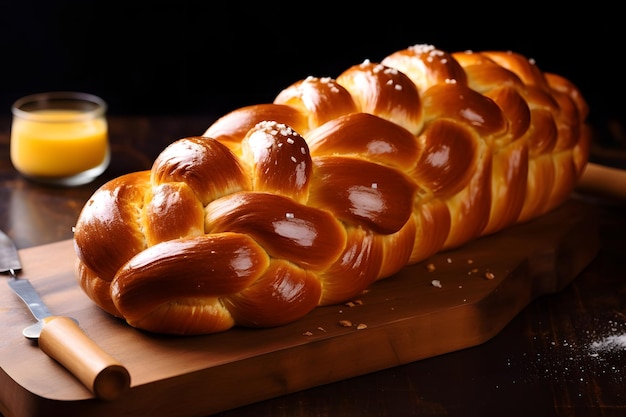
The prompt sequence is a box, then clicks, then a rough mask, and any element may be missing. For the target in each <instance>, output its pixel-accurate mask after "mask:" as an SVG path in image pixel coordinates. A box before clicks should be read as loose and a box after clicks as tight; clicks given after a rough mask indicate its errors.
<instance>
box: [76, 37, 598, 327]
mask: <svg viewBox="0 0 626 417" xmlns="http://www.w3.org/2000/svg"><path fill="white" fill-rule="evenodd" d="M587 112H588V109H587V105H586V103H585V101H584V99H583V97H582V96H581V94H580V92H579V90H578V89H577V88H576V87H575V86H574V85H573V84H572V83H570V82H568V81H567V80H565V79H564V78H562V77H560V76H557V75H553V74H547V73H542V72H541V71H540V70H539V69H538V67H537V66H536V65H535V63H534V62H532V61H531V60H528V59H526V58H524V57H522V56H520V55H518V54H515V53H512V52H482V53H475V52H459V53H453V54H450V53H446V52H444V51H441V50H439V49H436V48H434V47H432V46H429V45H415V46H412V47H409V48H407V49H405V50H401V51H398V52H395V53H393V54H391V55H389V56H387V57H386V58H384V59H383V60H382V61H381V62H380V63H373V62H369V61H365V62H363V63H361V64H358V65H354V66H353V67H350V68H348V69H346V70H345V71H344V72H343V73H341V74H339V75H338V76H337V77H336V78H317V77H308V78H306V79H303V80H300V81H297V82H295V83H294V84H292V85H290V86H287V87H286V88H285V89H284V90H283V91H281V92H279V94H278V95H277V96H276V98H275V100H274V102H273V103H266V104H259V105H252V106H248V107H243V108H240V109H236V110H234V111H232V112H230V113H228V114H226V115H224V116H222V117H221V118H220V119H218V120H217V121H215V123H213V124H212V125H211V126H209V127H208V129H207V130H206V132H204V134H203V135H202V136H193V137H186V138H182V139H179V140H176V141H174V142H173V143H171V144H170V145H169V146H168V147H167V148H166V149H164V150H163V152H162V153H161V154H160V155H159V156H158V158H157V159H156V160H155V162H154V165H153V167H152V169H151V170H150V171H145V172H136V173H130V174H127V175H124V176H121V177H119V178H116V179H114V180H112V181H110V182H108V183H106V184H104V185H103V186H102V187H101V188H100V189H99V190H97V191H96V192H95V193H94V195H93V196H92V197H91V199H90V200H89V201H88V202H87V204H86V205H85V206H84V208H83V210H82V212H81V214H80V216H79V218H78V221H77V223H76V227H75V234H74V239H75V247H76V252H77V255H78V260H77V266H76V271H77V277H78V280H79V282H80V285H81V287H82V288H83V290H84V291H85V292H86V294H87V295H88V296H89V297H90V298H91V299H92V300H93V301H94V302H95V303H96V304H97V305H99V306H100V307H101V308H102V309H104V310H105V311H107V312H109V313H110V314H112V315H114V316H117V317H120V318H123V319H124V320H126V321H127V322H128V323H129V324H130V325H131V326H134V327H137V328H140V329H144V330H147V331H151V332H158V333H167V334H177V335H195V334H209V333H215V332H221V331H225V330H228V329H230V328H232V327H233V326H249V327H270V326H278V325H281V324H285V323H289V322H292V321H295V320H297V319H298V318H301V317H302V316H304V315H305V314H307V313H308V312H310V311H311V310H312V309H314V308H315V307H317V306H320V305H328V304H333V303H340V302H345V301H347V300H350V299H351V298H353V297H355V296H357V295H359V294H360V293H361V292H362V291H363V290H364V289H366V288H368V287H369V286H370V285H371V284H372V283H374V282H375V281H376V280H379V279H382V278H386V277H390V276H392V275H393V274H394V273H396V272H398V271H399V270H400V269H401V268H403V267H405V266H406V265H409V264H414V263H416V262H419V261H422V260H424V259H426V258H428V257H429V256H431V255H433V254H435V253H437V252H439V251H442V250H446V249H449V248H452V247H457V246H459V245H463V244H465V243H467V242H469V241H471V240H474V239H477V238H479V237H481V236H484V235H486V234H490V233H495V232H498V231H500V230H502V229H503V228H506V227H509V226H511V225H513V224H516V223H519V222H524V221H528V220H530V219H533V218H536V217H538V216H541V215H542V214H544V213H546V212H548V211H550V210H552V209H554V208H555V207H557V206H558V205H560V204H561V203H563V202H564V201H565V200H566V199H567V197H568V195H569V193H570V192H571V191H572V189H573V188H574V186H575V185H576V183H577V181H578V179H579V177H580V175H581V173H582V171H583V169H584V167H585V165H586V164H587V160H588V152H589V141H590V132H589V128H588V126H587V125H586V124H585V119H586V116H587Z"/></svg>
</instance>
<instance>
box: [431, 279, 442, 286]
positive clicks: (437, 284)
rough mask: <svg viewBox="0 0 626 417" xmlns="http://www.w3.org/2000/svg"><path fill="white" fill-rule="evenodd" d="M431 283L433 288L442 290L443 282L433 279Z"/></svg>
mask: <svg viewBox="0 0 626 417" xmlns="http://www.w3.org/2000/svg"><path fill="white" fill-rule="evenodd" d="M430 283H431V284H432V285H433V287H437V288H441V281H439V280H438V279H433V280H432V281H431V282H430Z"/></svg>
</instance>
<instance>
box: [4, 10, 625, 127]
mask: <svg viewBox="0 0 626 417" xmlns="http://www.w3.org/2000/svg"><path fill="white" fill-rule="evenodd" d="M462 4H464V6H463V7H460V6H458V5H456V4H454V3H448V2H444V1H440V2H437V3H435V2H432V1H431V2H428V3H426V2H410V3H406V2H393V1H379V2H376V3H374V4H370V2H334V3H325V2H317V3H314V2H309V3H303V2H296V1H293V2H276V1H274V2H267V1H266V2H251V3H243V2H236V1H227V2H212V1H185V0H179V1H154V2H146V1H135V2H134V1H132V0H127V1H124V2H119V1H88V0H83V1H70V0H66V1H40V2H37V1H32V0H30V1H29V0H23V1H20V2H14V4H11V5H2V6H0V35H1V38H0V42H2V44H1V45H0V46H2V50H1V51H0V56H1V57H2V58H1V61H0V62H1V64H0V66H1V73H2V78H1V81H0V82H1V84H0V111H1V112H2V114H9V113H10V105H11V103H12V102H13V101H14V100H15V99H17V98H19V97H20V96H23V95H25V94H30V93H34V92H42V91H52V90H80V91H85V92H91V93H94V94H97V95H100V96H101V97H103V98H104V99H105V100H106V101H107V102H108V103H109V113H111V114H203V113H206V114H208V115H221V114H223V113H225V112H227V111H229V110H231V109H234V108H237V107H241V106H243V105H248V104H257V103H261V102H270V101H272V100H273V98H274V96H275V95H276V94H277V93H278V92H279V91H280V90H281V89H282V88H284V87H286V86H287V85H289V84H291V83H292V82H294V81H296V80H299V79H301V78H304V77H306V76H307V75H315V76H331V77H334V76H337V75H339V73H341V72H342V71H343V70H344V69H346V68H347V67H349V66H351V65H353V64H357V63H360V62H361V61H363V60H364V59H370V60H372V61H379V60H381V59H382V58H383V57H384V56H386V55H388V54H390V53H392V52H394V51H396V50H398V49H403V48H406V47H407V46H409V45H413V44H417V43H428V44H433V45H435V46H436V47H438V48H440V49H443V50H446V51H448V52H454V51H459V50H466V49H472V50H475V51H480V50H486V49H500V50H512V51H515V52H519V53H522V54H523V55H525V56H527V57H529V58H534V59H535V61H536V62H537V64H538V66H539V67H540V68H541V69H543V70H544V71H550V72H556V73H559V74H561V75H564V76H566V77H567V78H570V79H571V80H572V81H573V82H574V83H575V84H577V85H578V86H579V87H580V88H581V90H582V91H583V94H584V95H585V97H586V98H587V101H588V102H589V104H590V106H591V109H592V114H591V118H592V120H606V119H607V118H613V117H622V116H623V115H624V114H625V107H624V100H623V96H624V93H626V89H625V87H624V82H623V78H624V76H625V74H624V72H625V71H624V65H623V63H622V62H621V61H622V60H623V59H622V58H623V52H624V47H623V46H622V45H623V38H624V31H625V30H626V29H625V28H624V26H625V25H624V24H623V23H622V19H621V17H620V16H621V14H620V13H619V12H618V11H617V10H616V6H613V8H611V7H608V6H604V5H602V4H601V3H597V2H595V3H593V4H584V5H583V6H584V7H581V8H580V9H578V8H577V6H575V4H574V3H573V2H571V3H569V4H566V5H562V6H554V5H552V4H550V2H548V1H545V2H543V3H539V2H537V3H536V4H533V3H532V2H520V3H519V4H518V3H514V2H501V3H500V4H498V3H495V4H494V3H493V2H490V3H489V5H481V4H480V3H475V2H464V3H462Z"/></svg>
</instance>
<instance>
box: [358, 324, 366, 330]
mask: <svg viewBox="0 0 626 417" xmlns="http://www.w3.org/2000/svg"><path fill="white" fill-rule="evenodd" d="M356 329H357V330H363V329H367V324H364V323H359V324H358V325H357V326H356Z"/></svg>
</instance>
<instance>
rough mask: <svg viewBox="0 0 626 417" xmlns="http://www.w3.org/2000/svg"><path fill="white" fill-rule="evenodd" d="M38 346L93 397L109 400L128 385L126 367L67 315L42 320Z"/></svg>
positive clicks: (128, 379)
mask: <svg viewBox="0 0 626 417" xmlns="http://www.w3.org/2000/svg"><path fill="white" fill-rule="evenodd" d="M43 321H44V325H43V327H42V330H41V335H40V336H39V348H40V349H41V350H42V351H43V352H44V353H45V354H46V355H48V356H50V357H51V358H53V359H55V360H56V361H57V362H59V363H60V364H61V365H63V366H64V367H65V368H66V369H67V370H68V371H70V372H71V373H72V374H73V375H74V376H75V377H76V378H78V380H80V381H81V382H82V383H83V384H84V385H85V386H86V387H87V388H89V390H90V391H91V392H93V393H94V394H95V396H96V397H98V398H100V399H104V400H113V399H115V398H117V397H118V396H119V395H121V394H122V393H123V392H124V391H126V390H127V389H128V388H129V387H130V374H129V372H128V370H127V369H126V368H125V367H124V365H122V364H121V363H120V362H118V361H117V360H116V359H114V358H113V357H111V356H110V355H109V354H108V353H106V352H105V351H103V350H102V349H101V348H100V347H99V346H98V345H97V344H96V343H95V342H94V341H93V340H91V339H90V338H89V337H88V336H87V335H86V334H85V333H84V332H83V330H82V329H81V328H80V327H79V326H78V324H76V322H75V321H74V320H72V319H71V318H69V317H62V316H50V317H46V318H45V319H43Z"/></svg>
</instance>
